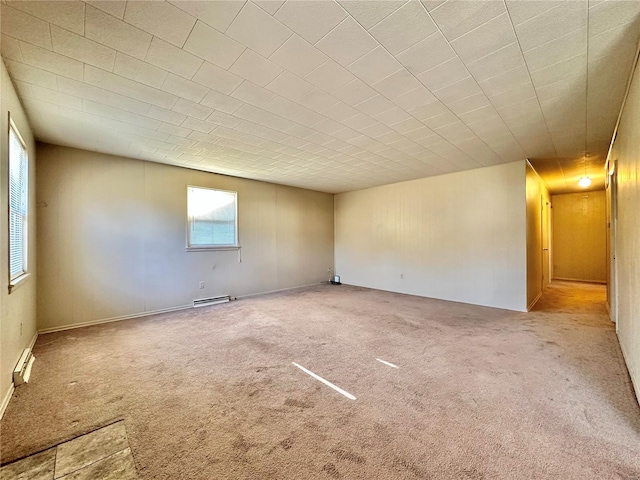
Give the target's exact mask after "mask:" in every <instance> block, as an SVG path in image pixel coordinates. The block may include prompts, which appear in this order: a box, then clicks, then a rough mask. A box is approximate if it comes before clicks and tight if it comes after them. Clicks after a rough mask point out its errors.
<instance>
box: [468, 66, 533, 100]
mask: <svg viewBox="0 0 640 480" xmlns="http://www.w3.org/2000/svg"><path fill="white" fill-rule="evenodd" d="M530 83H531V77H530V76H529V70H528V69H527V66H526V65H520V66H518V67H516V68H514V69H512V70H507V71H503V72H500V73H499V74H498V75H495V76H493V77H491V78H488V79H486V80H483V81H482V82H478V85H480V88H482V90H483V91H484V92H485V93H486V94H487V95H497V94H499V93H502V92H506V91H508V90H511V89H513V88H515V87H518V86H520V85H524V84H530Z"/></svg>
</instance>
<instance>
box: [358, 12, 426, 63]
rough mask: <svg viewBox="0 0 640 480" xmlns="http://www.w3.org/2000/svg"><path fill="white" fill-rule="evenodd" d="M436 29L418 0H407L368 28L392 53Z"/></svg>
mask: <svg viewBox="0 0 640 480" xmlns="http://www.w3.org/2000/svg"><path fill="white" fill-rule="evenodd" d="M437 30H438V27H436V25H435V23H433V20H432V19H431V17H430V16H429V14H428V13H427V12H426V10H425V9H424V7H423V6H422V4H421V3H420V2H419V1H418V0H409V1H408V2H407V3H405V4H404V5H403V6H402V7H400V8H399V9H398V10H396V11H395V12H394V13H392V14H391V15H389V16H388V17H387V18H385V19H384V20H382V21H381V22H380V23H378V24H377V25H375V26H374V27H372V28H371V29H369V31H370V32H371V34H372V35H373V36H374V37H375V38H376V39H377V40H378V41H379V42H380V43H381V44H382V45H384V46H385V47H386V48H387V50H389V52H391V53H392V54H393V55H396V54H398V53H400V52H402V51H404V50H406V49H407V48H409V47H411V46H412V45H415V44H416V43H418V42H420V41H421V40H423V39H425V38H426V37H428V36H429V35H431V34H433V33H435V32H436V31H437Z"/></svg>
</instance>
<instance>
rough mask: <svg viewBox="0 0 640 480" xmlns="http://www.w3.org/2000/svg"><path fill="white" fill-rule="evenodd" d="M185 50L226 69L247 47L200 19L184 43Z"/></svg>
mask: <svg viewBox="0 0 640 480" xmlns="http://www.w3.org/2000/svg"><path fill="white" fill-rule="evenodd" d="M184 50H186V51H187V52H190V53H193V54H194V55H197V56H198V57H200V58H203V59H205V60H207V61H209V62H211V63H214V64H216V65H218V66H219V67H222V68H225V69H226V68H229V67H230V66H231V65H232V64H233V62H235V61H236V60H237V59H238V57H239V56H240V54H242V52H243V51H244V50H245V47H244V45H241V44H240V43H238V42H236V41H235V40H232V39H231V38H229V37H227V36H225V35H224V34H222V33H220V32H218V31H217V30H216V29H214V28H211V27H209V26H208V25H205V24H204V23H202V22H200V21H198V22H197V23H196V25H195V27H193V31H192V32H191V34H190V35H189V38H188V39H187V42H186V43H185V45H184Z"/></svg>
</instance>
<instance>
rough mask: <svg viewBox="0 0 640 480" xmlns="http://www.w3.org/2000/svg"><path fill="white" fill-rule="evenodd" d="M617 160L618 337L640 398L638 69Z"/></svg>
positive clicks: (614, 155)
mask: <svg viewBox="0 0 640 480" xmlns="http://www.w3.org/2000/svg"><path fill="white" fill-rule="evenodd" d="M610 158H611V160H617V162H618V221H617V235H616V238H615V245H614V246H613V248H614V249H615V255H616V260H615V263H616V268H617V270H618V275H617V276H618V282H617V295H618V302H617V304H618V338H619V339H620V345H621V347H622V351H623V352H624V356H625V360H626V363H627V367H628V369H629V373H630V375H631V379H632V380H633V384H634V387H635V390H636V396H637V397H638V399H639V400H640V296H639V294H638V292H640V240H639V237H640V235H639V234H640V71H638V70H637V69H636V71H635V73H634V74H633V78H632V82H631V88H630V90H629V96H628V97H627V101H626V104H625V107H624V110H623V112H622V117H621V122H620V126H619V128H618V133H617V137H616V139H615V143H614V145H613V150H612V152H611V155H610Z"/></svg>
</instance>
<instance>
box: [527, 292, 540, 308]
mask: <svg viewBox="0 0 640 480" xmlns="http://www.w3.org/2000/svg"><path fill="white" fill-rule="evenodd" d="M540 297H542V292H540V293H539V294H538V296H537V297H536V298H534V299H533V301H532V302H531V303H530V304H529V306H527V312H530V311H531V309H532V308H533V306H534V305H535V304H536V303H538V300H540Z"/></svg>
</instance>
